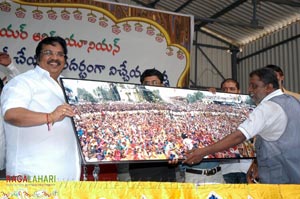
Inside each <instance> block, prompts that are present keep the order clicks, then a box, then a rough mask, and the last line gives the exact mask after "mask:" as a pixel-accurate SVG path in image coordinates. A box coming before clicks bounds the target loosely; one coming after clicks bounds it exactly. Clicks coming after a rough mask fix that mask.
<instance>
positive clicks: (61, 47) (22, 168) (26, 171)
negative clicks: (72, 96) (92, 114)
mask: <svg viewBox="0 0 300 199" xmlns="http://www.w3.org/2000/svg"><path fill="white" fill-rule="evenodd" d="M35 57H36V61H37V64H38V65H37V66H36V67H35V68H34V69H32V70H29V71H27V72H25V73H23V74H21V75H18V76H17V77H15V78H13V79H12V80H10V81H9V82H8V83H7V84H6V85H5V87H4V89H3V92H2V96H1V109H2V114H3V116H4V128H5V136H6V146H7V153H6V158H7V162H6V174H7V176H16V175H22V176H27V177H29V178H47V177H49V178H50V177H51V178H52V179H54V181H67V180H79V178H80V170H81V169H80V157H79V150H78V145H77V141H76V135H75V133H74V129H73V126H72V122H71V119H70V117H73V116H74V112H73V110H72V108H71V106H70V105H68V104H66V103H65V98H64V95H63V90H62V88H61V86H60V84H59V78H60V74H61V72H62V70H63V68H64V66H65V64H66V60H67V45H66V42H65V40H64V39H62V38H61V37H47V38H45V39H43V40H42V41H41V42H40V43H39V44H38V46H37V48H36V52H35Z"/></svg>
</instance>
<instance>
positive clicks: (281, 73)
mask: <svg viewBox="0 0 300 199" xmlns="http://www.w3.org/2000/svg"><path fill="white" fill-rule="evenodd" d="M265 67H266V68H270V69H272V70H273V71H275V72H277V73H279V74H280V76H283V71H282V69H281V68H280V67H279V66H276V65H273V64H269V65H266V66H265Z"/></svg>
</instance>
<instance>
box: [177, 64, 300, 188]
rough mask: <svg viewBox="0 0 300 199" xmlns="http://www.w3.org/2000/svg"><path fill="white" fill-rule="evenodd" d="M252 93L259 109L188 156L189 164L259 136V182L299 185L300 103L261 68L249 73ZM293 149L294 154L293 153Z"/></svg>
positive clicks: (257, 151)
mask: <svg viewBox="0 0 300 199" xmlns="http://www.w3.org/2000/svg"><path fill="white" fill-rule="evenodd" d="M249 93H250V96H251V98H252V99H253V101H254V102H255V103H256V104H257V107H256V108H255V109H254V111H253V112H252V113H251V114H250V115H249V118H248V119H246V120H245V121H244V122H243V123H242V124H241V125H240V126H239V127H238V130H236V131H235V132H233V133H231V134H230V135H228V136H226V137H225V138H224V139H222V140H220V141H219V142H217V143H215V144H213V145H210V146H208V147H205V148H201V149H195V150H192V151H189V152H188V153H187V159H186V160H185V161H183V162H184V163H186V164H191V165H192V164H194V163H198V162H200V161H201V160H202V159H203V157H204V156H206V155H208V154H212V153H216V152H219V151H223V150H225V149H228V148H230V147H232V146H235V145H237V144H239V143H241V142H243V141H244V140H246V139H250V138H252V137H254V136H256V144H255V146H256V153H257V162H258V175H259V179H260V182H262V183H268V184H283V183H297V184H299V183H300V171H299V161H300V155H299V153H295V151H298V150H300V135H299V128H300V123H299V118H300V112H299V110H300V102H299V101H298V100H297V99H295V98H294V97H291V96H289V95H285V94H283V92H282V91H281V89H280V88H279V84H278V80H277V77H276V74H275V73H274V71H273V70H271V69H268V68H262V69H258V70H255V71H253V72H251V73H250V82H249ZM291 149H292V150H291Z"/></svg>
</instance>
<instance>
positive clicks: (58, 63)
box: [47, 59, 61, 66]
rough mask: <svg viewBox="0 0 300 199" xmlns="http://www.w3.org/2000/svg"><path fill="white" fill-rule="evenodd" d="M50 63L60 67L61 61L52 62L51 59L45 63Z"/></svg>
mask: <svg viewBox="0 0 300 199" xmlns="http://www.w3.org/2000/svg"><path fill="white" fill-rule="evenodd" d="M52 63H56V64H57V65H59V66H60V65H61V61H59V60H53V59H51V60H49V61H48V62H47V64H52Z"/></svg>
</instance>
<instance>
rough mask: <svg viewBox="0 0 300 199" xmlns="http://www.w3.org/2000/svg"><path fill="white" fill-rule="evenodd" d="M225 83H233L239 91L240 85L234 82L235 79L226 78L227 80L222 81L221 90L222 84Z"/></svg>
mask: <svg viewBox="0 0 300 199" xmlns="http://www.w3.org/2000/svg"><path fill="white" fill-rule="evenodd" d="M225 82H233V83H235V86H236V88H237V89H238V90H240V84H239V82H238V81H236V80H235V79H232V78H227V79H224V80H223V81H222V83H221V88H222V87H223V84H225Z"/></svg>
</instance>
